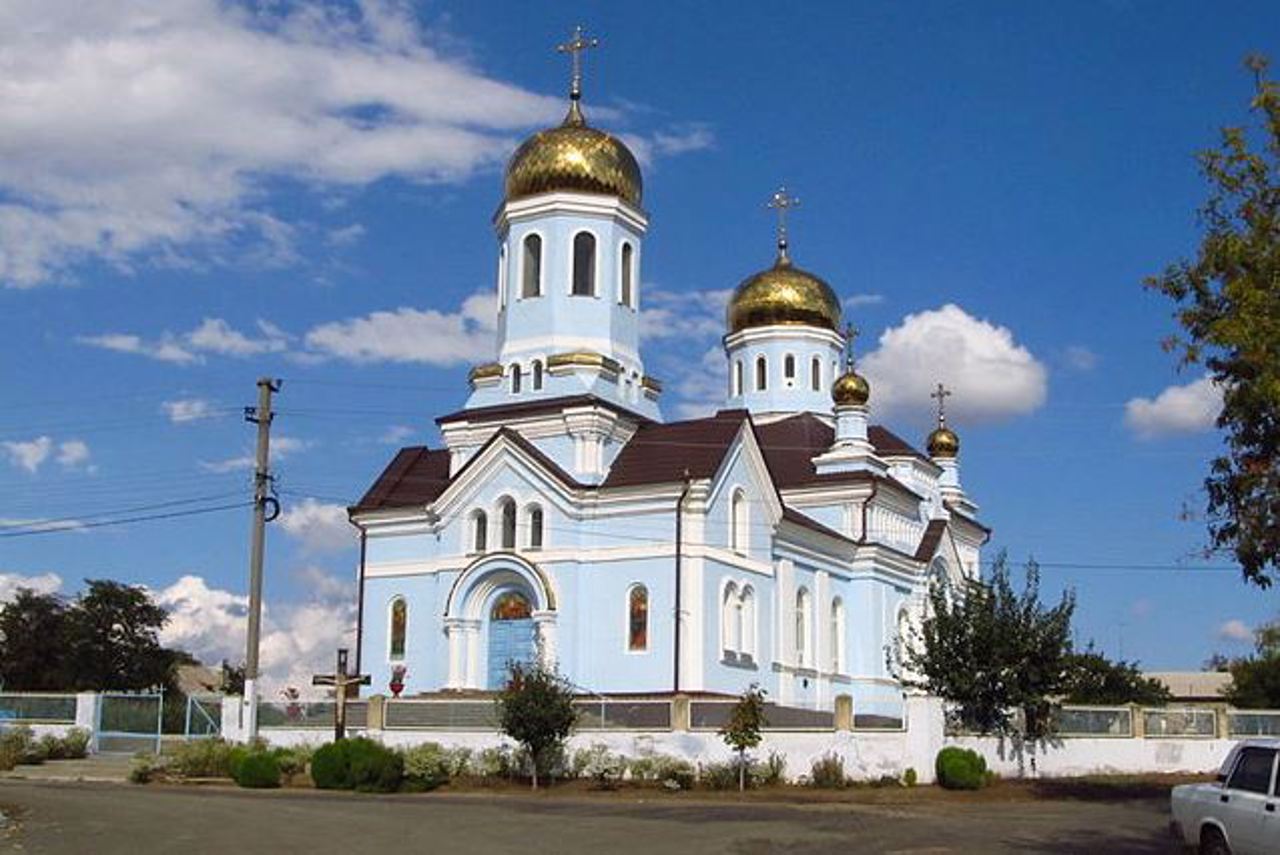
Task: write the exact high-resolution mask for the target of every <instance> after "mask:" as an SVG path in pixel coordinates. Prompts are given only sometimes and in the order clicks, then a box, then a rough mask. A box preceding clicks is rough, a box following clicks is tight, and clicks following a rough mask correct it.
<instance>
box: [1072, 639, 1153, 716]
mask: <svg viewBox="0 0 1280 855" xmlns="http://www.w3.org/2000/svg"><path fill="white" fill-rule="evenodd" d="M1064 695H1065V698H1064V699H1065V701H1066V702H1067V703H1069V704H1103V705H1110V704H1143V705H1145V706H1164V705H1165V704H1167V703H1169V701H1170V700H1171V699H1172V697H1173V696H1172V695H1171V694H1170V693H1169V688H1168V687H1167V686H1165V684H1164V683H1161V682H1160V681H1159V680H1153V679H1151V678H1150V677H1144V676H1143V675H1142V672H1141V671H1140V670H1138V666H1137V664H1136V663H1133V662H1126V661H1124V660H1123V659H1121V660H1119V661H1118V662H1112V661H1111V660H1110V659H1108V658H1107V657H1106V656H1104V655H1103V654H1102V653H1099V652H1098V651H1097V650H1095V649H1094V647H1093V644H1092V643H1090V644H1089V646H1088V647H1087V648H1085V650H1084V651H1083V652H1081V653H1072V654H1070V655H1068V656H1067V683H1066V689H1065V692H1064Z"/></svg>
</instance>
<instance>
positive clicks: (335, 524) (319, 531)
mask: <svg viewBox="0 0 1280 855" xmlns="http://www.w3.org/2000/svg"><path fill="white" fill-rule="evenodd" d="M280 525H281V527H282V528H284V530H285V532H286V533H287V534H288V535H289V536H290V537H293V538H295V539H297V540H299V541H301V543H302V545H303V548H304V549H306V550H307V551H309V552H332V551H336V550H340V549H347V548H349V547H351V546H353V545H354V544H355V542H356V531H355V528H354V527H352V525H351V523H350V522H349V521H348V520H347V509H346V508H345V507H343V506H342V505H338V504H331V503H326V502H320V501H317V500H316V499H312V498H306V499H303V500H302V501H301V502H299V503H298V504H296V505H294V506H292V507H291V508H289V509H288V510H286V511H285V512H284V513H283V514H281V515H280Z"/></svg>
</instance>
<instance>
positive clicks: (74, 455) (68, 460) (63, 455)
mask: <svg viewBox="0 0 1280 855" xmlns="http://www.w3.org/2000/svg"><path fill="white" fill-rule="evenodd" d="M88 464H89V446H88V444H87V443H85V442H84V441H83V440H79V439H69V440H67V441H66V442H62V443H59V444H58V465H59V466H61V467H63V468H64V469H80V468H86V467H88ZM88 468H91V467H88Z"/></svg>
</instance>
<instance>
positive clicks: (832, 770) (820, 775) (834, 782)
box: [809, 754, 849, 790]
mask: <svg viewBox="0 0 1280 855" xmlns="http://www.w3.org/2000/svg"><path fill="white" fill-rule="evenodd" d="M809 786H811V787H817V788H818V789H821V790H843V789H844V788H845V787H847V786H849V776H848V775H846V774H845V773H844V758H843V757H841V756H840V755H839V754H823V755H822V756H821V757H819V758H818V759H817V760H814V761H813V765H812V766H811V767H809Z"/></svg>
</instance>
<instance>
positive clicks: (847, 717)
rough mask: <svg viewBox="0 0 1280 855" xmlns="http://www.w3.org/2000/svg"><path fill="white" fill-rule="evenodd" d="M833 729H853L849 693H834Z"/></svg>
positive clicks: (851, 701) (851, 705) (851, 702)
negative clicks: (834, 714)
mask: <svg viewBox="0 0 1280 855" xmlns="http://www.w3.org/2000/svg"><path fill="white" fill-rule="evenodd" d="M904 706H905V705H904ZM904 714H905V711H904ZM835 729H836V730H843V731H850V730H853V698H852V697H851V696H850V695H836V719H835Z"/></svg>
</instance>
